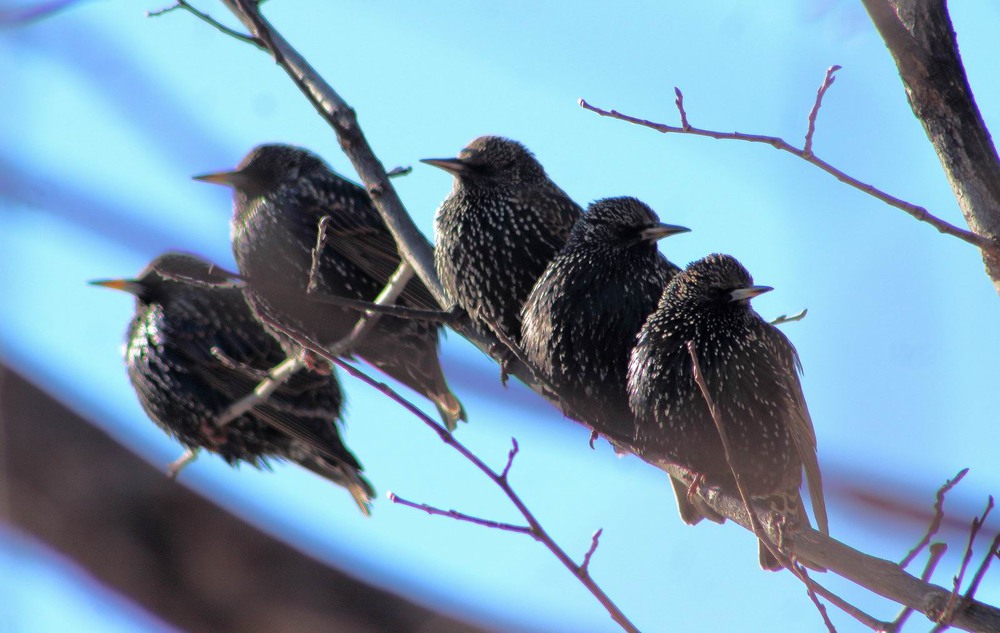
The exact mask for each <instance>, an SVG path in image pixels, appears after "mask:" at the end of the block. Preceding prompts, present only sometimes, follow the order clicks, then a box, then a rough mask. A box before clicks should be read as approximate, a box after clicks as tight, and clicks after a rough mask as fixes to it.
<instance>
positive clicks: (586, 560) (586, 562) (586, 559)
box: [580, 528, 604, 574]
mask: <svg viewBox="0 0 1000 633" xmlns="http://www.w3.org/2000/svg"><path fill="white" fill-rule="evenodd" d="M601 534H604V528H600V529H598V530H597V531H596V532H594V536H593V537H591V539H590V549H588V550H587V553H586V554H584V555H583V564H582V565H580V573H582V574H589V573H590V572H589V571H588V570H589V569H590V559H591V558H592V557H593V556H594V552H596V551H597V545H598V543H600V540H601Z"/></svg>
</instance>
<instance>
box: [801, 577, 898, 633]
mask: <svg viewBox="0 0 1000 633" xmlns="http://www.w3.org/2000/svg"><path fill="white" fill-rule="evenodd" d="M809 584H810V585H811V587H812V589H813V590H814V591H815V592H816V593H817V594H819V595H821V596H823V597H824V598H826V599H827V600H829V601H830V603H831V604H832V605H833V606H835V607H837V608H838V609H840V610H841V611H843V612H844V613H846V614H847V615H849V616H851V617H852V618H854V619H855V620H857V621H858V622H860V623H861V624H864V625H865V626H867V627H868V628H870V629H871V630H873V631H885V630H886V627H887V626H888V625H889V623H888V622H883V621H882V620H879V619H878V618H876V617H874V616H871V615H869V614H867V613H865V612H864V611H862V610H861V609H859V608H857V607H856V606H854V605H853V604H851V603H850V602H848V601H846V600H844V599H843V598H841V597H840V596H838V595H837V594H835V593H833V592H832V591H830V590H829V589H827V588H826V587H824V586H823V585H821V584H819V583H818V582H816V581H815V580H813V579H812V578H809Z"/></svg>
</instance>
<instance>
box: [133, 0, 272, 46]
mask: <svg viewBox="0 0 1000 633" xmlns="http://www.w3.org/2000/svg"><path fill="white" fill-rule="evenodd" d="M176 9H184V10H185V11H187V12H188V13H190V14H191V15H193V16H195V17H196V18H198V19H199V20H201V21H202V22H205V23H206V24H210V25H211V26H212V27H214V28H216V29H218V30H219V31H221V32H222V33H225V34H226V35H228V36H229V37H232V38H235V39H237V40H239V41H241V42H244V43H246V44H251V45H253V46H256V47H257V48H259V49H261V50H266V49H265V47H264V44H263V43H262V42H261V41H260V40H259V39H257V38H256V37H254V36H252V35H247V34H246V33H240V32H239V31H236V30H234V29H231V28H229V27H228V26H226V25H225V24H223V23H222V22H219V21H218V20H216V19H215V18H213V17H212V16H210V15H209V14H207V13H202V12H201V11H199V10H198V9H196V8H194V7H193V6H191V5H190V4H189V3H188V2H187V0H177V3H176V4H174V5H172V6H169V7H165V8H163V9H158V10H156V11H147V12H146V17H147V18H155V17H159V16H161V15H164V14H166V13H170V12H171V11H174V10H176Z"/></svg>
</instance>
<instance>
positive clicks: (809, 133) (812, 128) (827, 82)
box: [802, 64, 841, 156]
mask: <svg viewBox="0 0 1000 633" xmlns="http://www.w3.org/2000/svg"><path fill="white" fill-rule="evenodd" d="M840 69H841V66H838V65H837V64H834V65H833V66H830V67H829V68H827V69H826V77H824V78H823V83H822V84H821V85H820V87H819V90H817V91H816V101H815V102H813V107H812V110H810V111H809V128H808V129H807V130H806V142H805V145H804V146H803V147H802V153H803V154H805V155H806V156H812V146H813V134H815V133H816V116H817V115H818V114H819V109H820V107H821V106H822V105H823V95H825V94H826V91H827V90H828V89H829V88H830V86H832V85H833V82H834V81H836V80H837V78H836V77H834V76H833V74H834V73H835V72H837V71H838V70H840Z"/></svg>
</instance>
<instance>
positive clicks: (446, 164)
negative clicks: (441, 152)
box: [420, 158, 472, 176]
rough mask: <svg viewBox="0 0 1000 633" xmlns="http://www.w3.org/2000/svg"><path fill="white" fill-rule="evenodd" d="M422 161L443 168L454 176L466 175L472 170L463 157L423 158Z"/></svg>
mask: <svg viewBox="0 0 1000 633" xmlns="http://www.w3.org/2000/svg"><path fill="white" fill-rule="evenodd" d="M420 162H421V163H426V164H428V165H433V166H434V167H438V168H440V169H443V170H445V171H446V172H448V173H449V174H452V175H453V176H464V175H465V174H468V173H469V172H471V171H472V168H471V167H470V166H469V164H468V163H466V162H465V161H464V160H462V159H461V158H421V159H420Z"/></svg>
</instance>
